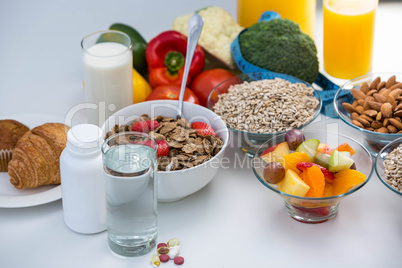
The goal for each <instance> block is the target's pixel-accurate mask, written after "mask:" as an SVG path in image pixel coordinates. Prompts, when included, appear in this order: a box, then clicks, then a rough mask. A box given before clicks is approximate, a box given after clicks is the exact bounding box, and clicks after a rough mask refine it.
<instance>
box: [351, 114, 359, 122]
mask: <svg viewBox="0 0 402 268" xmlns="http://www.w3.org/2000/svg"><path fill="white" fill-rule="evenodd" d="M358 117H359V114H358V113H356V112H354V113H351V115H350V119H352V120H356V119H357V118H358Z"/></svg>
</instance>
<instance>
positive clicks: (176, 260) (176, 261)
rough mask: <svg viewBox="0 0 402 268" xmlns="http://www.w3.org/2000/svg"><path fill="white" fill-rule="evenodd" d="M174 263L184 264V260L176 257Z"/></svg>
mask: <svg viewBox="0 0 402 268" xmlns="http://www.w3.org/2000/svg"><path fill="white" fill-rule="evenodd" d="M174 263H175V264H177V265H182V264H183V263H184V258H183V257H180V256H178V257H176V258H174Z"/></svg>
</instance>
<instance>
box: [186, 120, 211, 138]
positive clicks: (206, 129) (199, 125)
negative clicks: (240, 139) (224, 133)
mask: <svg viewBox="0 0 402 268" xmlns="http://www.w3.org/2000/svg"><path fill="white" fill-rule="evenodd" d="M191 128H192V129H194V130H195V132H196V133H197V134H199V135H201V136H208V135H211V136H215V137H216V133H215V131H214V130H213V129H212V127H211V126H210V125H208V124H207V123H204V122H193V123H192V124H191Z"/></svg>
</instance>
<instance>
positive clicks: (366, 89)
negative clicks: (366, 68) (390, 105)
mask: <svg viewBox="0 0 402 268" xmlns="http://www.w3.org/2000/svg"><path fill="white" fill-rule="evenodd" d="M360 91H361V92H363V93H364V94H367V92H369V91H370V87H369V85H368V83H367V82H364V83H363V84H362V85H361V86H360Z"/></svg>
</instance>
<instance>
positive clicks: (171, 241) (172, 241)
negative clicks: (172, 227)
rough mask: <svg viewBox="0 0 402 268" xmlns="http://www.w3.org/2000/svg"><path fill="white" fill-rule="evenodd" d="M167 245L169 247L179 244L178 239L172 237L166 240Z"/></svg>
mask: <svg viewBox="0 0 402 268" xmlns="http://www.w3.org/2000/svg"><path fill="white" fill-rule="evenodd" d="M167 245H168V246H169V247H171V248H172V247H174V246H179V245H180V240H179V239H177V238H172V239H170V240H169V241H168V242H167Z"/></svg>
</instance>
